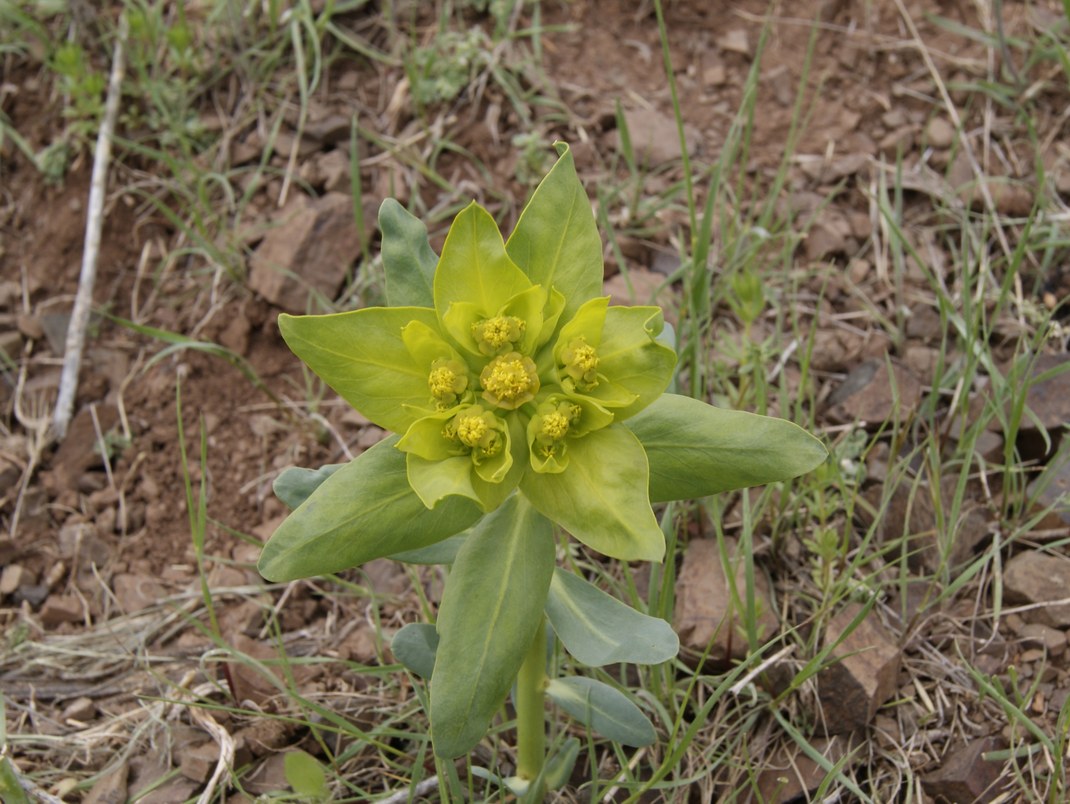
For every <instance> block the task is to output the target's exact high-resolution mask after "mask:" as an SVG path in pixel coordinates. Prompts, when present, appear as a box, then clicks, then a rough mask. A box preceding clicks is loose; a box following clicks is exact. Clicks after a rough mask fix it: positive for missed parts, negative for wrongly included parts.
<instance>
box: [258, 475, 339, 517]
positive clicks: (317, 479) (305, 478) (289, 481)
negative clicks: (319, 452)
mask: <svg viewBox="0 0 1070 804" xmlns="http://www.w3.org/2000/svg"><path fill="white" fill-rule="evenodd" d="M343 466H345V464H344V463H328V464H325V465H323V466H321V467H320V468H319V469H305V468H304V467H301V466H291V467H289V468H288V469H284V470H283V471H282V472H280V473H279V476H278V477H276V478H275V482H274V483H272V484H271V489H272V491H274V492H275V496H276V497H278V498H279V499H280V500H282V503H283V505H285V506H286V507H287V508H289V509H290V510H291V511H292V510H293V509H295V508H296V507H297V506H299V505H300V504H301V503H303V502H304V501H305V500H307V499H308V498H309V495H311V494H312V492H314V491H315V490H316V489H318V488H319V487H320V484H321V483H322V482H323V481H324V480H326V479H327V478H328V477H330V476H331V475H333V474H334V473H335V472H337V471H338V470H339V469H341V468H342V467H343Z"/></svg>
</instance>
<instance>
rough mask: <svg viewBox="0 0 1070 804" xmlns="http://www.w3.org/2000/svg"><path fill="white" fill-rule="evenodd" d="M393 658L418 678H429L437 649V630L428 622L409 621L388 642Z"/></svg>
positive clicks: (433, 667) (433, 666)
mask: <svg viewBox="0 0 1070 804" xmlns="http://www.w3.org/2000/svg"><path fill="white" fill-rule="evenodd" d="M390 650H391V651H393V653H394V658H396V659H397V660H398V661H399V662H401V663H402V664H403V665H405V667H406V669H408V670H409V671H411V672H412V673H414V674H416V675H418V676H419V677H420V678H431V673H432V672H433V671H434V669H435V651H436V650H438V631H437V630H435V626H433V625H431V624H430V623H409V624H408V625H406V626H404V627H403V628H402V629H401V630H400V631H398V632H397V633H396V634H394V639H393V640H391V642H390Z"/></svg>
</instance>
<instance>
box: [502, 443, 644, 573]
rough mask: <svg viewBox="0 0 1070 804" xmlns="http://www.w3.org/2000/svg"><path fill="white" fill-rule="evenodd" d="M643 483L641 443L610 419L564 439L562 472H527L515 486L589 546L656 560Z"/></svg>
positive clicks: (607, 552)
mask: <svg viewBox="0 0 1070 804" xmlns="http://www.w3.org/2000/svg"><path fill="white" fill-rule="evenodd" d="M647 484H648V480H647V463H646V455H645V454H644V453H643V445H642V444H640V443H639V441H638V439H636V438H635V436H634V435H632V433H631V431H629V430H628V429H627V428H625V427H624V426H623V425H620V424H614V425H610V426H609V427H605V428H603V429H601V430H595V431H593V432H591V433H588V434H587V435H585V436H583V437H581V438H576V439H574V440H572V441H571V442H569V447H568V468H567V469H566V470H565V471H564V472H559V473H556V474H550V473H545V472H534V471H533V472H528V473H527V474H526V475H524V477H523V479H522V480H521V481H520V490H521V491H522V492H523V493H524V496H525V497H527V498H528V499H529V500H531V504H532V505H534V506H535V508H536V509H537V510H538V511H539V512H541V513H542V514H544V515H545V516H547V517H549V518H550V519H551V520H553V521H554V522H556V523H558V524H559V525H561V526H562V527H563V528H565V529H566V530H567V531H569V533H571V534H572V535H573V536H575V537H576V538H577V539H579V540H580V541H581V542H583V543H584V544H586V545H587V546H588V547H592V548H594V549H595V550H597V551H598V552H600V553H604V554H605V555H607V556H612V557H613V558H619V559H621V560H622V561H661V559H662V556H664V555H665V536H664V535H663V534H662V532H661V528H660V527H658V521H657V519H655V517H654V511H653V510H652V509H651V507H650V502H649V500H648V499H647V495H646V488H647Z"/></svg>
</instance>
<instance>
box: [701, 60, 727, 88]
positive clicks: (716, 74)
mask: <svg viewBox="0 0 1070 804" xmlns="http://www.w3.org/2000/svg"><path fill="white" fill-rule="evenodd" d="M702 81H703V83H705V84H706V86H709V87H720V86H724V85H725V84H726V83H727V82H728V71H727V70H726V69H725V67H724V65H723V64H711V65H710V66H709V67H707V68H706V69H704V70H703V71H702Z"/></svg>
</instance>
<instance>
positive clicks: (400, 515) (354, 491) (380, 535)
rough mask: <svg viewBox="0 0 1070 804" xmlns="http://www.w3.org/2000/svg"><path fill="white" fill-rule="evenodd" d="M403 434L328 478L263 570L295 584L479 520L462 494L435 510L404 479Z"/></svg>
mask: <svg viewBox="0 0 1070 804" xmlns="http://www.w3.org/2000/svg"><path fill="white" fill-rule="evenodd" d="M396 443H397V436H391V437H390V438H388V439H386V440H385V441H381V442H379V443H378V444H376V445H375V446H374V447H372V448H371V449H369V450H368V451H366V452H364V453H361V454H360V455H358V456H357V457H356V458H354V459H353V460H352V461H350V462H349V463H347V464H346V465H345V466H343V467H342V468H341V469H339V470H338V471H337V472H335V473H334V474H332V475H331V476H330V477H329V478H327V479H326V480H325V481H324V482H323V483H322V484H321V485H320V486H319V487H318V488H317V489H316V490H315V491H314V492H313V493H312V495H311V496H310V497H309V498H308V499H307V500H305V502H304V503H302V504H301V505H300V506H298V508H297V509H296V510H295V511H294V512H293V513H291V514H290V516H288V517H287V518H286V519H285V520H284V521H283V523H282V524H281V525H279V527H278V529H277V530H276V531H275V533H274V534H273V535H272V536H271V538H270V539H269V540H268V543H267V544H266V545H264V550H263V552H262V553H261V554H260V563H259V569H260V573H261V574H262V575H263V576H264V577H265V578H267V579H268V580H270V581H291V580H294V579H295V578H308V577H311V576H314V575H324V574H327V573H332V572H339V571H341V570H343V569H348V568H349V567H355V566H357V565H359V564H363V563H364V562H365V561H371V560H372V559H373V558H381V557H383V556H388V555H391V554H393V553H397V552H401V551H403V550H414V549H416V548H419V547H426V546H427V545H429V544H434V543H435V542H438V541H441V540H442V539H445V538H447V537H448V536H452V535H454V534H455V533H460V532H461V531H462V530H464V529H465V528H467V527H468V526H469V525H471V524H472V523H473V522H475V521H476V519H477V518H478V517H479V509H478V508H476V506H474V505H473V504H471V503H469V502H468V501H466V500H463V499H461V498H452V499H449V500H443V501H442V502H441V503H439V505H437V506H436V507H435V509H434V510H433V511H432V510H428V509H427V508H426V507H425V506H424V504H423V503H422V502H420V498H419V497H417V496H416V494H415V492H413V490H412V489H411V488H410V487H409V483H408V481H407V480H406V478H405V456H404V455H403V454H402V453H400V452H398V451H397V450H396V449H395V448H394V444H396Z"/></svg>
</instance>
